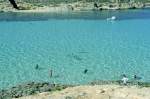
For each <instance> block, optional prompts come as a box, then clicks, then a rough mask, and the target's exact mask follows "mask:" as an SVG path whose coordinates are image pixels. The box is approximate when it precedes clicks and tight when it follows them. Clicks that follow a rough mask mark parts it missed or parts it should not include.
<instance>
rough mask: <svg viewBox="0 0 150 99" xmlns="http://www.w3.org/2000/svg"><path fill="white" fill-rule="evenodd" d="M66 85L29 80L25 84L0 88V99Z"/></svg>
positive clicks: (61, 87) (62, 87)
mask: <svg viewBox="0 0 150 99" xmlns="http://www.w3.org/2000/svg"><path fill="white" fill-rule="evenodd" d="M66 87H67V86H65V85H55V84H50V83H48V82H44V83H35V82H30V83H27V84H23V85H18V86H16V87H12V88H10V89H7V90H1V91H0V99H12V98H18V97H22V96H28V95H32V94H36V93H40V92H47V91H55V90H62V89H64V88H66Z"/></svg>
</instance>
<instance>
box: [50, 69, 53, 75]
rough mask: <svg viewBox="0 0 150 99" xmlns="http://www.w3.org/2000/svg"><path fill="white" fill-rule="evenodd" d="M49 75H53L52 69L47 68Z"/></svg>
mask: <svg viewBox="0 0 150 99" xmlns="http://www.w3.org/2000/svg"><path fill="white" fill-rule="evenodd" d="M49 76H50V77H52V76H53V70H51V69H50V70H49Z"/></svg>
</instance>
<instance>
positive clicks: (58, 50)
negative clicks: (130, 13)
mask: <svg viewBox="0 0 150 99" xmlns="http://www.w3.org/2000/svg"><path fill="white" fill-rule="evenodd" d="M149 26H150V19H144V18H143V19H135V20H119V21H114V22H109V21H107V20H83V19H78V20H76V19H69V20H67V19H65V20H57V19H51V20H48V21H26V22H22V21H19V22H16V21H10V22H7V21H2V22H0V87H1V88H6V87H11V86H14V85H17V84H20V83H24V82H28V81H49V82H55V83H65V84H85V83H87V82H90V81H93V80H117V79H120V75H122V74H124V73H125V74H127V75H128V76H129V77H130V78H132V76H133V75H134V74H137V75H139V76H141V77H142V81H147V82H150V76H149V75H150V66H149V65H150V39H149V37H150V30H149ZM36 64H38V65H39V67H40V68H39V69H38V70H36V69H35V66H36ZM51 69H52V70H53V77H52V78H50V77H49V75H50V70H51ZM84 69H88V72H87V74H84V73H83V71H84Z"/></svg>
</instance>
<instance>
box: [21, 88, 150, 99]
mask: <svg viewBox="0 0 150 99" xmlns="http://www.w3.org/2000/svg"><path fill="white" fill-rule="evenodd" d="M19 99H150V87H138V86H121V85H93V86H92V85H83V86H76V87H69V88H66V89H64V90H62V91H54V92H44V93H39V94H35V95H31V96H26V97H21V98H19Z"/></svg>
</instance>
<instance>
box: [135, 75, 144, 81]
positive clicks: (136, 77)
mask: <svg viewBox="0 0 150 99" xmlns="http://www.w3.org/2000/svg"><path fill="white" fill-rule="evenodd" d="M140 79H142V77H139V76H137V75H134V80H140Z"/></svg>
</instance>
